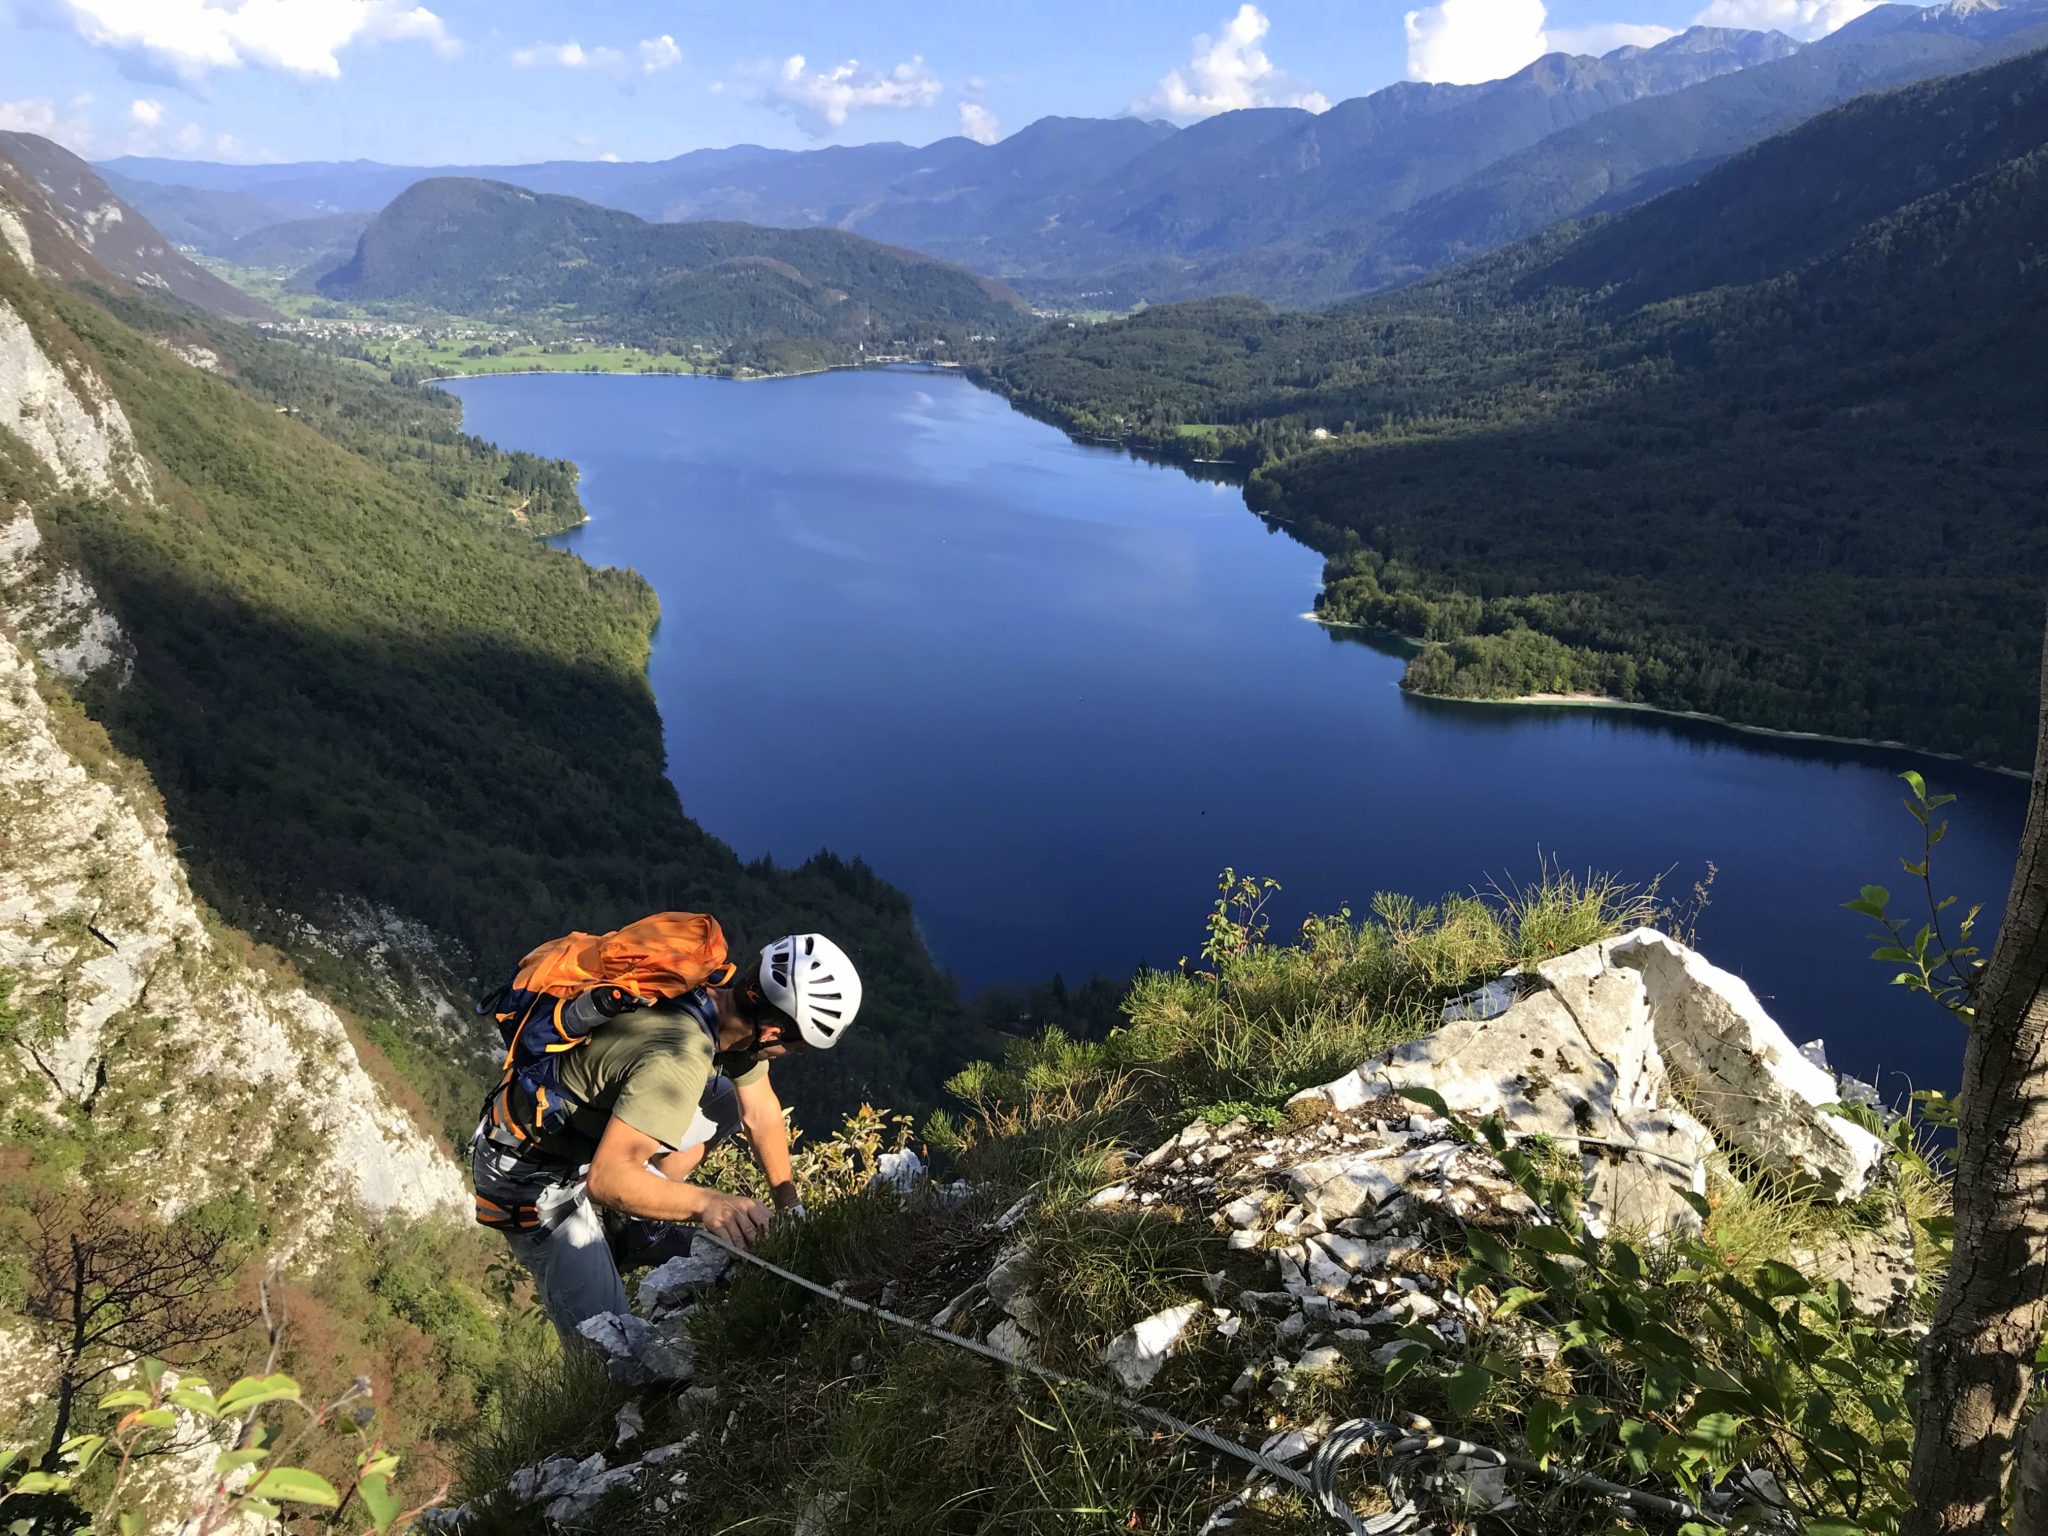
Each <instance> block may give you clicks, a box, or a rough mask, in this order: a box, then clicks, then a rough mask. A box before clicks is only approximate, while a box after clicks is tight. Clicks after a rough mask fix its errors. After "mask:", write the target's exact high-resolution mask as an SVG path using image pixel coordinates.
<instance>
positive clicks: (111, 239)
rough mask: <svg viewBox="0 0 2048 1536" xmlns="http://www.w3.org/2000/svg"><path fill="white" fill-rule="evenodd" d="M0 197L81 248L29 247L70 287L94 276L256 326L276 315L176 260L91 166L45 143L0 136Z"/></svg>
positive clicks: (52, 243) (44, 243)
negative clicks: (59, 272)
mask: <svg viewBox="0 0 2048 1536" xmlns="http://www.w3.org/2000/svg"><path fill="white" fill-rule="evenodd" d="M0 191H4V192H6V194H7V195H8V196H9V197H10V198H11V199H12V200H13V202H14V204H15V207H16V209H17V210H18V211H17V213H16V217H17V218H18V219H25V218H27V217H31V216H39V217H40V219H41V221H42V222H43V225H44V230H45V233H46V235H47V234H48V233H49V232H51V231H61V233H62V234H63V236H64V237H65V238H66V239H68V241H69V242H70V243H71V245H73V246H75V247H77V248H78V249H77V250H75V251H66V250H64V249H63V243H62V242H61V241H56V240H50V239H47V238H45V239H43V240H40V241H36V242H34V248H35V250H36V253H37V254H36V257H35V259H36V260H38V261H40V262H42V263H44V264H45V265H49V266H51V267H53V268H56V269H59V270H62V271H63V272H64V273H65V274H66V276H67V277H68V278H70V279H71V280H74V281H78V280H94V279H95V271H97V272H98V273H105V274H111V276H112V277H114V278H116V279H118V280H119V281H120V282H121V283H122V284H124V285H127V284H133V285H137V286H139V287H144V288H154V289H157V290H159V291H161V292H164V293H168V294H171V295H173V296H175V297H177V298H180V299H183V300H185V301H186V302H188V303H192V304H196V305H198V306H199V307H200V308H201V309H206V310H211V311H212V312H213V313H215V314H221V315H231V316H234V317H236V318H238V319H244V320H258V319H267V318H271V317H273V316H274V315H275V313H276V312H275V311H274V310H272V309H271V308H270V306H269V305H267V304H264V303H262V302H261V301H260V300H257V299H254V298H251V297H250V296H249V295H248V294H245V293H243V292H242V291H241V290H240V289H239V288H236V287H234V286H233V285H232V284H229V283H225V282H222V281H221V280H220V279H219V278H217V277H215V276H214V275H213V274H212V273H211V272H207V271H205V270H204V269H202V268H200V267H197V266H194V265H193V264H192V263H191V262H189V261H187V260H186V259H185V258H184V257H183V256H181V255H179V254H178V252H176V251H175V250H173V249H172V248H171V245H170V243H169V242H168V241H167V240H165V239H164V238H163V236H162V235H161V234H159V233H158V232H157V230H156V229H155V228H154V227H153V226H151V224H150V223H149V222H148V220H146V219H144V218H143V217H142V216H141V215H140V214H138V213H137V212H136V211H135V209H134V208H132V207H131V206H129V205H128V204H127V203H126V202H124V201H122V199H120V198H119V197H117V196H115V195H114V191H113V189H112V188H111V187H109V186H108V185H107V183H106V182H105V181H103V180H102V179H101V178H100V176H99V174H98V173H97V172H95V171H94V170H93V168H92V167H91V166H90V165H89V164H87V163H86V162H85V161H84V160H82V159H80V158H79V157H78V156H76V155H74V154H72V153H71V151H69V150H67V149H65V148H64V147H63V146H62V145H60V144H57V143H54V142H53V141H51V140H49V139H45V138H42V137H40V136H39V135H37V134H32V133H12V132H0Z"/></svg>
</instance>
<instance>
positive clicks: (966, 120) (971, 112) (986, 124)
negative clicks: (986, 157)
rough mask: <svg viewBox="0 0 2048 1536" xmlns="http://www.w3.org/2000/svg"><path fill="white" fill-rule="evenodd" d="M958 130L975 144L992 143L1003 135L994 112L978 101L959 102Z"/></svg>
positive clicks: (1001, 127)
mask: <svg viewBox="0 0 2048 1536" xmlns="http://www.w3.org/2000/svg"><path fill="white" fill-rule="evenodd" d="M960 131H961V132H962V133H963V134H965V135H966V136H967V137H968V138H970V139H972V140H974V142H975V143H977V144H993V143H995V141H996V140H997V139H1000V138H1001V137H1002V136H1003V125H1002V124H1001V123H999V122H997V121H996V115H995V113H993V112H991V111H989V109H988V108H987V107H984V106H983V105H982V104H981V103H980V102H978V101H963V102H961V103H960Z"/></svg>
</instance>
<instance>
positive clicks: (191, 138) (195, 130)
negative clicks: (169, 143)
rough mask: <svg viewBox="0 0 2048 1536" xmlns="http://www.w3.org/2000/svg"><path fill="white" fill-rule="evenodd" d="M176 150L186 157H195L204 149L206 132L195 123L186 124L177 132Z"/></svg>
mask: <svg viewBox="0 0 2048 1536" xmlns="http://www.w3.org/2000/svg"><path fill="white" fill-rule="evenodd" d="M178 148H180V149H182V150H183V151H184V152H185V153H186V154H188V155H196V154H198V153H199V152H200V151H201V150H202V149H204V148H206V130H205V129H204V128H201V127H200V126H199V125H198V124H197V123H187V124H186V125H185V126H184V127H182V128H180V129H179V130H178Z"/></svg>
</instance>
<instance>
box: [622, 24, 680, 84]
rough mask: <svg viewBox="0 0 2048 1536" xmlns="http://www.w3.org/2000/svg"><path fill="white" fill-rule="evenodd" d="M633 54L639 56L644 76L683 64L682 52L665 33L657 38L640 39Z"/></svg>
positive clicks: (674, 41)
mask: <svg viewBox="0 0 2048 1536" xmlns="http://www.w3.org/2000/svg"><path fill="white" fill-rule="evenodd" d="M634 52H636V53H637V54H638V55H639V56H640V68H641V71H642V72H643V73H645V74H650V75H652V74H658V73H659V72H660V71H662V70H664V69H672V68H674V67H675V66H676V65H678V64H680V63H682V62H683V50H682V49H680V48H678V47H677V46H676V40H675V39H674V38H672V37H670V36H669V35H668V34H667V33H666V32H664V33H662V34H661V36H659V37H647V38H642V39H641V40H640V46H639V47H638V48H637V49H635V50H634Z"/></svg>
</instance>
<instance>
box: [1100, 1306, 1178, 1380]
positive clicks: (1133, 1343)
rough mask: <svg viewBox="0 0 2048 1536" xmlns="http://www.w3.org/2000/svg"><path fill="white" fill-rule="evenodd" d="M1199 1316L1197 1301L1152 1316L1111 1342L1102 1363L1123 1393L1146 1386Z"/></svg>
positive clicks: (1103, 1354)
mask: <svg viewBox="0 0 2048 1536" xmlns="http://www.w3.org/2000/svg"><path fill="white" fill-rule="evenodd" d="M1201 1314H1202V1304H1201V1303H1200V1302H1198V1301H1188V1302H1182V1303H1181V1304H1180V1305H1179V1306H1177V1307H1168V1308H1167V1309H1166V1310H1165V1311H1164V1312H1155V1313H1153V1314H1152V1315H1151V1316H1150V1317H1148V1318H1146V1319H1145V1320H1144V1321H1143V1322H1141V1323H1138V1324H1136V1325H1135V1326H1133V1327H1130V1328H1126V1329H1125V1330H1124V1331H1123V1332H1122V1333H1120V1334H1118V1335H1117V1336H1116V1337H1115V1338H1113V1339H1111V1340H1110V1341H1109V1344H1108V1346H1107V1347H1106V1348H1105V1349H1104V1350H1103V1352H1102V1362H1103V1364H1105V1365H1107V1366H1108V1367H1109V1368H1110V1370H1111V1371H1112V1372H1113V1373H1115V1375H1116V1379H1117V1380H1118V1381H1120V1382H1122V1383H1123V1385H1124V1390H1125V1391H1126V1392H1136V1391H1138V1390H1140V1389H1141V1388H1143V1387H1146V1386H1149V1385H1150V1384H1151V1381H1152V1378H1153V1377H1155V1376H1157V1375H1158V1374H1159V1372H1160V1371H1161V1369H1162V1368H1164V1366H1165V1365H1166V1362H1167V1361H1168V1360H1169V1359H1170V1358H1172V1355H1173V1352H1174V1350H1175V1349H1176V1347H1178V1345H1179V1344H1180V1340H1181V1335H1182V1334H1184V1333H1186V1332H1187V1328H1188V1324H1190V1323H1192V1322H1193V1321H1194V1320H1195V1319H1196V1318H1197V1317H1199V1316H1201Z"/></svg>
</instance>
